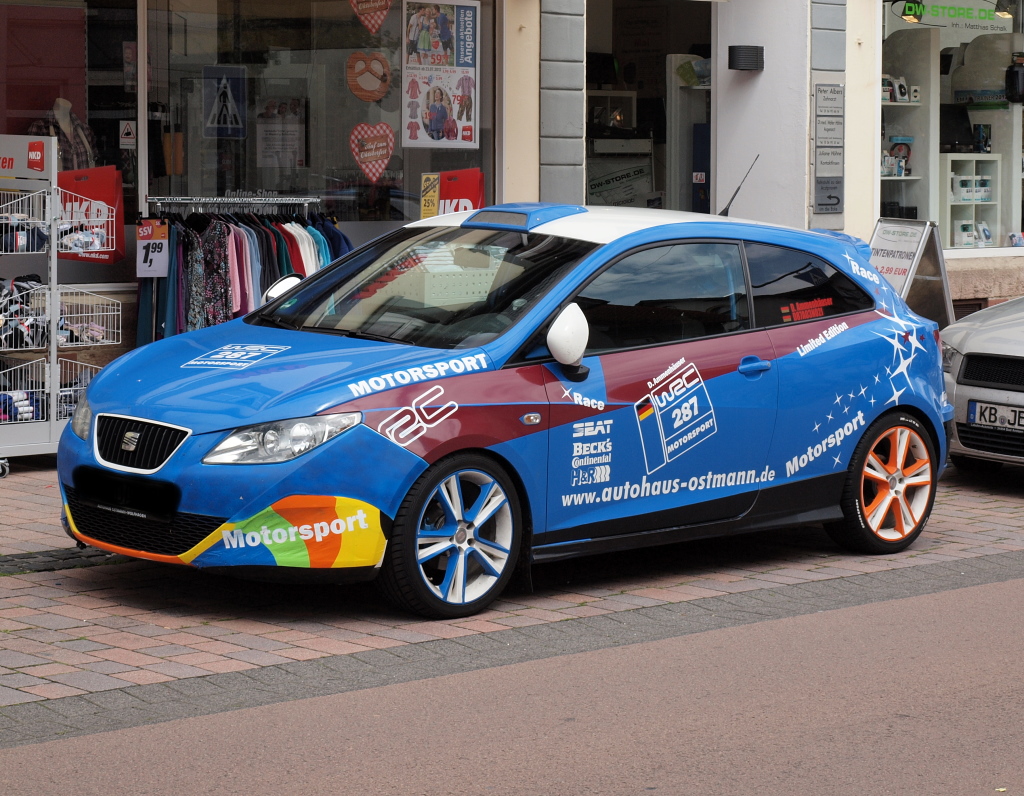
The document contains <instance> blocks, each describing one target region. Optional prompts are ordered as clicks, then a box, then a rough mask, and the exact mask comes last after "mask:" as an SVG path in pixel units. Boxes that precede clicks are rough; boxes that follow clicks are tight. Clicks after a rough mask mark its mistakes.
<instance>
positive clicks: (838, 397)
mask: <svg viewBox="0 0 1024 796" xmlns="http://www.w3.org/2000/svg"><path fill="white" fill-rule="evenodd" d="M842 400H843V396H841V395H838V394H837V395H836V400H835V403H839V402H840V401H842Z"/></svg>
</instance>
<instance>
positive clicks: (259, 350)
mask: <svg viewBox="0 0 1024 796" xmlns="http://www.w3.org/2000/svg"><path fill="white" fill-rule="evenodd" d="M289 348H291V346H287V345H244V344H240V343H233V344H230V345H224V346H221V347H220V348H215V349H214V350H213V351H210V352H209V353H206V354H203V355H202V356H198V357H196V358H195V359H193V360H190V361H189V362H186V363H185V364H184V365H182V367H183V368H227V369H228V370H241V369H242V368H247V367H249V366H250V365H254V364H255V363H257V362H262V361H263V360H264V359H266V358H267V357H272V356H274V354H280V353H281V352H282V351H287V350H288V349H289Z"/></svg>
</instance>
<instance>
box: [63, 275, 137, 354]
mask: <svg viewBox="0 0 1024 796" xmlns="http://www.w3.org/2000/svg"><path fill="white" fill-rule="evenodd" d="M120 344H121V302H120V301H117V300H116V299H112V298H107V297H106V296H101V295H99V294H97V293H89V292H88V291H85V290H77V289H75V288H71V287H67V286H64V285H61V286H60V322H59V323H58V328H57V345H59V346H60V347H61V348H74V347H76V346H87V345H120Z"/></svg>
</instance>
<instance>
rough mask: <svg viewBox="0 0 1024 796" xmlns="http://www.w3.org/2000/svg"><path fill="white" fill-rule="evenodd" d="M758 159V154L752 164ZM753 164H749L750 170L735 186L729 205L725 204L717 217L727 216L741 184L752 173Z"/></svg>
mask: <svg viewBox="0 0 1024 796" xmlns="http://www.w3.org/2000/svg"><path fill="white" fill-rule="evenodd" d="M759 157H761V155H760V153H758V154H757V155H755V156H754V163H757V159H758V158H759ZM754 163H751V164H750V168H749V169H747V173H746V174H744V175H743V179H742V180H740V184H739V185H737V186H736V192H735V193H733V195H732V198H731V199H730V200H729V204H727V205H726V206H725V207H724V208H723V210H722V212H721V213H719V214H718V215H720V216H728V215H729V208H730V207H732V203H733V202H735V201H736V195H737V194H739V192H740V188H742V187H743V183H745V182H746V181H747V177H749V176H750V172H751V171H753V169H754Z"/></svg>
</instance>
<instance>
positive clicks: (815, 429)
mask: <svg viewBox="0 0 1024 796" xmlns="http://www.w3.org/2000/svg"><path fill="white" fill-rule="evenodd" d="M819 428H821V423H815V424H814V433H815V434H817V433H818V429H819Z"/></svg>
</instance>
